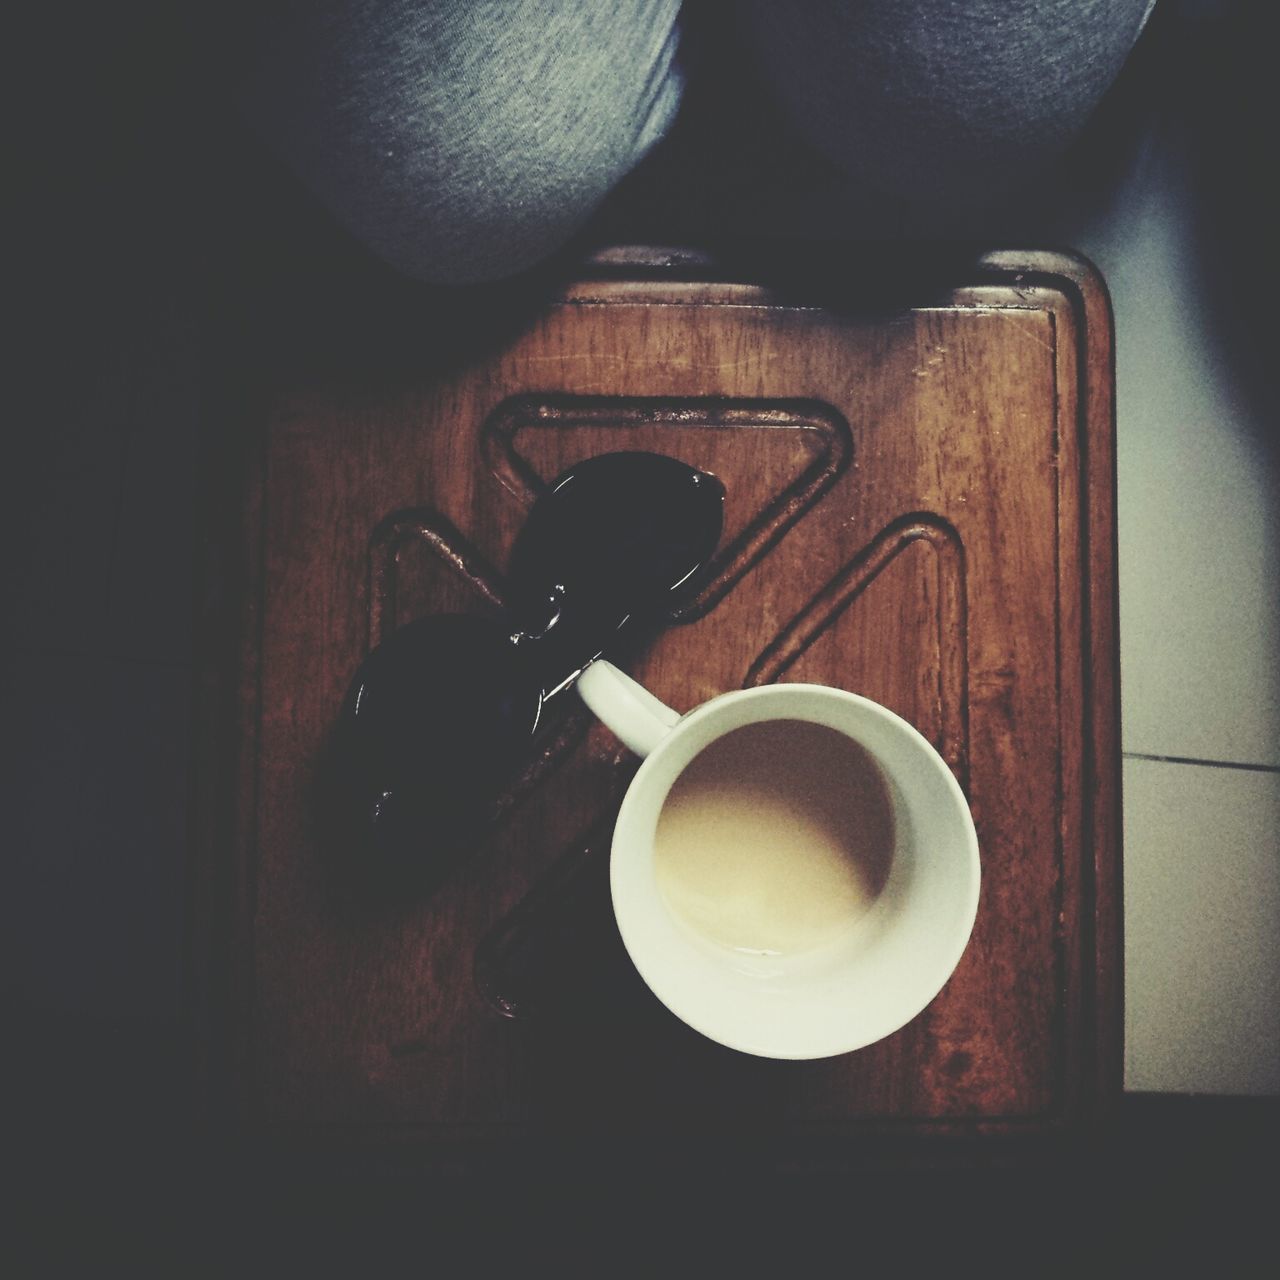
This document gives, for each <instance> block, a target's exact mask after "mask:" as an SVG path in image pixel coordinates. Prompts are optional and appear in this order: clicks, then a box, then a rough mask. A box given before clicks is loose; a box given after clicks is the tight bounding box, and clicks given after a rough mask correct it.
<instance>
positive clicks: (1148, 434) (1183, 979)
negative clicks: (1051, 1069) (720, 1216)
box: [3, 77, 1280, 1094]
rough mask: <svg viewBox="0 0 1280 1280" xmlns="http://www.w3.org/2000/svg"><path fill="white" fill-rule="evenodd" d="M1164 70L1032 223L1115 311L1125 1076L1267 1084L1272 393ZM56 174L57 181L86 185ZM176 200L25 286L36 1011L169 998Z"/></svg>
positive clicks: (22, 608) (96, 1008)
mask: <svg viewBox="0 0 1280 1280" xmlns="http://www.w3.org/2000/svg"><path fill="white" fill-rule="evenodd" d="M1178 92H1179V90H1178V88H1177V78H1176V77H1166V78H1165V79H1164V80H1162V81H1160V82H1159V83H1157V84H1154V85H1153V88H1152V93H1151V94H1150V95H1149V96H1148V97H1147V99H1146V106H1145V107H1144V109H1143V113H1142V118H1141V119H1140V120H1139V121H1138V122H1137V125H1136V136H1137V139H1138V141H1137V145H1136V146H1135V147H1134V149H1133V154H1132V155H1131V157H1130V158H1129V160H1128V161H1127V162H1126V164H1125V165H1124V167H1123V171H1122V172H1121V173H1120V175H1119V177H1118V180H1117V181H1116V183H1115V184H1114V185H1113V186H1112V187H1111V188H1110V189H1108V190H1107V191H1105V192H1103V193H1101V194H1100V195H1099V197H1098V199H1096V200H1094V201H1092V202H1091V203H1090V208H1089V210H1088V211H1087V212H1085V213H1080V212H1078V213H1075V214H1071V215H1070V216H1068V217H1066V218H1065V219H1063V220H1062V221H1060V222H1059V223H1058V224H1056V225H1046V226H1045V228H1044V231H1045V239H1046V240H1047V241H1049V242H1052V243H1067V244H1071V245H1074V246H1075V247H1077V248H1079V249H1080V250H1082V251H1083V252H1085V253H1086V254H1087V255H1088V256H1090V257H1091V258H1093V260H1094V261H1095V262H1096V263H1097V264H1098V265H1099V266H1100V267H1101V269H1102V271H1103V273H1104V274H1105V276H1106V278H1107V279H1108V281H1109V283H1110V287H1111V290H1112V294H1113V300H1114V305H1115V314H1116V326H1117V347H1118V368H1117V383H1118V387H1117V390H1118V432H1119V485H1120V490H1119V497H1120V571H1121V622H1122V631H1123V640H1122V644H1123V654H1122V658H1123V670H1122V678H1123V693H1122V698H1123V716H1124V721H1123V738H1124V749H1125V752H1126V757H1127V759H1126V766H1125V838H1126V888H1125V928H1126V969H1125V976H1126V1000H1127V1027H1126V1053H1125V1063H1126V1068H1125V1070H1126V1084H1127V1086H1128V1088H1130V1089H1131V1090H1138V1091H1152V1092H1197V1093H1212V1094H1258V1093H1263V1094H1280V1022H1278V1020H1277V1019H1276V1017H1275V1012H1276V1003H1275V991H1276V989H1277V979H1278V978H1280V929H1278V928H1277V923H1278V918H1280V838H1278V832H1280V593H1278V591H1277V582H1278V571H1280V564H1278V563H1277V559H1278V557H1280V536H1278V535H1280V472H1278V470H1277V465H1278V464H1277V457H1276V453H1275V451H1274V449H1273V448H1272V447H1271V446H1270V445H1269V442H1268V430H1267V428H1268V425H1269V419H1268V414H1273V413H1274V401H1272V402H1271V404H1270V405H1269V406H1268V405H1267V404H1265V403H1264V401H1263V398H1262V397H1261V395H1260V394H1259V393H1258V384H1257V381H1256V379H1255V378H1252V377H1251V376H1248V375H1247V371H1246V370H1245V369H1244V367H1243V365H1242V364H1241V363H1240V358H1239V357H1240V352H1239V351H1238V349H1237V348H1236V347H1235V346H1233V344H1232V341H1230V340H1229V337H1230V335H1231V333H1232V332H1233V330H1232V329H1231V326H1230V325H1229V324H1227V322H1226V319H1225V318H1224V312H1223V302H1222V298H1221V295H1220V294H1215V293H1214V291H1213V290H1212V289H1209V288H1207V287H1206V273H1210V272H1211V271H1212V264H1211V262H1210V261H1209V259H1208V257H1207V255H1206V248H1205V242H1204V239H1203V228H1202V226H1201V224H1200V222H1199V221H1198V217H1197V212H1196V210H1197V199H1198V194H1197V190H1196V185H1195V184H1196V181H1197V178H1196V174H1197V170H1196V166H1195V164H1194V163H1193V159H1194V156H1193V154H1192V147H1193V143H1194V141H1195V140H1194V138H1193V137H1192V136H1191V134H1189V133H1188V132H1187V130H1186V129H1185V128H1184V127H1183V123H1184V122H1183V117H1182V115H1181V114H1180V110H1179V107H1178V103H1177V101H1176V95H1177V93H1178ZM86 145H88V144H86ZM134 176H135V177H136V174H135V175H134ZM128 179H129V175H128V174H126V175H125V177H124V180H125V181H127V180H128ZM93 181H94V182H99V181H100V182H101V183H102V184H103V186H102V189H103V190H105V189H106V188H107V186H108V185H110V184H108V183H107V180H106V179H105V178H102V176H101V175H98V176H97V177H95V178H94V179H93ZM114 181H115V179H114V178H113V179H112V182H114ZM111 189H112V190H115V188H114V187H112V188H111ZM59 191H61V194H62V196H63V197H64V203H68V202H71V201H72V200H73V199H74V200H83V199H84V198H85V197H86V195H87V194H94V193H97V194H100V192H99V190H98V188H96V187H91V188H90V190H88V191H86V190H85V189H84V188H81V187H77V186H75V185H74V184H71V185H69V186H67V187H66V188H65V189H60V188H55V195H58V193H59ZM167 194H168V195H169V196H172V193H167ZM172 212H173V204H172V202H171V203H170V204H169V205H165V204H164V203H163V202H162V203H161V205H160V209H159V213H158V215H157V220H156V221H155V222H152V223H146V224H143V225H141V226H140V225H138V224H137V223H136V222H135V221H134V220H132V219H131V218H129V217H128V216H127V215H126V216H123V217H122V216H119V215H118V214H117V216H116V217H114V218H112V217H111V216H107V217H106V218H105V220H102V219H100V222H99V226H98V230H97V231H96V232H95V233H94V235H92V236H90V237H89V238H88V239H87V240H86V239H85V237H84V236H83V235H82V234H81V232H82V230H83V227H82V226H81V225H80V224H78V223H77V222H76V219H75V216H74V212H73V211H71V210H70V209H67V208H64V209H63V212H62V215H61V216H62V217H63V218H64V219H65V220H66V223H67V225H68V227H73V228H75V229H76V234H77V240H76V242H75V243H76V244H77V246H78V248H77V249H76V250H75V251H73V252H72V254H71V256H70V261H69V263H68V262H67V261H63V262H62V264H61V275H59V276H57V277H56V278H55V279H54V282H53V285H54V286H56V289H57V291H58V298H57V304H56V305H53V304H48V305H46V308H45V309H44V310H43V311H42V312H40V313H39V316H38V319H39V322H40V323H43V324H46V325H47V326H48V327H49V333H48V334H47V335H46V336H47V337H48V338H49V342H48V344H47V350H46V351H45V354H44V358H43V360H41V361H39V362H37V365H36V366H35V370H34V371H35V372H36V373H37V375H38V377H39V379H40V380H41V384H40V394H39V395H37V396H34V397H32V403H39V404H40V405H41V406H42V410H41V415H40V416H39V417H38V418H37V419H35V420H33V421H32V422H31V423H29V424H27V430H28V431H29V432H30V434H31V436H32V439H33V445H32V451H31V459H30V461H29V462H28V463H26V464H25V469H24V471H23V475H22V480H23V487H24V489H25V495H24V501H23V502H22V503H20V504H19V505H18V510H19V512H20V513H21V516H22V519H23V520H24V521H25V530H24V535H23V536H22V537H21V538H20V539H19V540H17V542H16V543H15V544H14V545H15V546H19V547H21V548H22V554H21V555H20V556H18V557H16V563H15V566H14V567H15V570H16V572H15V575H14V586H13V588H12V591H11V599H13V600H15V601H16V602H17V604H18V606H19V607H18V608H17V610H16V612H15V615H14V620H13V622H12V624H11V625H10V627H9V628H8V630H7V634H6V638H5V641H4V644H5V650H6V656H7V659H8V660H7V662H6V677H5V690H6V691H5V697H6V706H7V708H8V718H9V721H10V724H11V726H12V727H13V729H15V730H16V739H15V740H16V741H17V742H19V743H20V744H21V747H22V749H21V751H20V753H19V759H18V765H17V768H16V769H14V770H10V771H9V776H8V778H7V783H8V786H9V788H10V789H11V796H10V798H9V800H8V813H9V818H8V826H9V830H10V832H11V833H14V835H16V837H17V839H16V844H15V846H14V851H13V853H12V854H11V858H10V862H11V865H12V866H13V867H15V868H16V870H17V872H18V876H17V879H16V882H15V885H14V886H13V887H11V889H10V891H9V892H7V893H6V894H5V895H3V900H4V904H5V916H6V924H7V931H6V932H7V938H8V940H9V941H10V945H11V947H12V948H13V950H14V954H15V964H14V967H13V969H12V970H11V973H14V974H16V975H17V976H16V986H17V994H18V997H19V999H20V1000H21V1001H22V1002H23V1003H24V1004H26V1005H27V1006H28V1007H29V1008H34V1009H35V1010H37V1011H38V1012H39V1013H40V1016H41V1018H42V1019H43V1020H44V1021H48V1020H49V1019H53V1020H54V1021H57V1020H58V1019H63V1018H64V1019H66V1020H68V1021H71V1020H74V1019H75V1018H77V1017H79V1018H83V1017H85V1016H92V1017H93V1018H96V1019H98V1020H100V1021H102V1022H104V1023H110V1022H111V1021H112V1020H113V1019H115V1020H120V1019H143V1020H150V1021H151V1022H152V1023H155V1024H157V1025H161V1026H165V1025H169V1024H170V1023H171V1022H172V1021H173V1020H175V1019H176V1018H177V1017H178V1013H179V1009H178V1006H179V1002H180V999H181V995H180V988H179V985H178V981H177V977H176V975H177V972H178V966H179V962H180V947H181V938H180V932H179V922H180V920H181V914H182V909H183V901H182V883H183V881H182V858H183V839H184V837H183V826H184V821H185V796H186V784H187V776H186V775H187V768H188V762H189V759H190V745H191V744H190V728H189V725H190V722H189V715H188V700H189V694H188V689H189V677H190V664H191V652H190V642H191V627H190V611H191V590H190V579H189V566H190V563H191V561H190V557H189V552H190V529H191V525H190V517H191V502H192V498H191V495H192V494H193V492H194V471H195V467H196V459H197V456H198V455H197V450H196V428H197V422H198V419H199V415H200V396H201V391H202V386H203V385H205V380H206V373H207V371H205V370H202V369H201V368H200V365H199V360H200V355H199V353H200V351H201V339H200V323H201V317H200V316H199V314H197V312H196V311H195V310H193V302H192V298H193V293H192V289H191V287H190V280H189V279H188V278H186V277H184V275H183V273H182V271H181V270H180V269H178V268H176V267H174V266H173V264H174V263H180V262H181V261H182V258H183V254H184V253H189V254H193V255H196V256H198V255H200V254H201V253H202V252H203V251H204V247H203V246H202V245H200V244H198V243H195V244H184V243H183V241H182V237H181V234H180V233H176V232H175V231H174V229H173V227H168V228H167V229H166V227H165V225H164V224H163V219H164V218H165V217H166V216H169V215H170V214H172ZM117 233H119V235H117ZM157 254H159V255H160V257H161V258H162V259H163V262H164V266H163V269H153V270H151V271H150V272H149V273H148V274H147V278H148V282H149V283H148V288H149V290H150V292H149V293H148V294H147V295H146V296H145V297H142V298H137V297H132V298H131V297H130V289H131V285H132V281H133V278H134V276H135V275H136V274H137V271H136V267H137V264H138V262H140V261H151V262H152V266H153V268H154V266H155V255H157ZM147 255H150V257H148V256H147ZM90 264H92V266H91V269H90ZM81 267H84V268H86V269H85V270H84V271H82V270H81ZM51 287H52V286H51ZM194 296H196V297H198V296H199V295H198V293H197V294H195V295H194ZM67 326H70V329H69V330H68V328H67ZM69 334H70V336H69ZM77 334H78V335H79V336H78V338H77V337H76V336H75V335H77ZM1224 335H1227V337H1224ZM49 351H56V352H57V353H58V354H57V356H56V358H55V357H51V356H50V355H49ZM1228 766H1229V767H1228Z"/></svg>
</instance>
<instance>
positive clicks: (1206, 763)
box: [1120, 751, 1280, 773]
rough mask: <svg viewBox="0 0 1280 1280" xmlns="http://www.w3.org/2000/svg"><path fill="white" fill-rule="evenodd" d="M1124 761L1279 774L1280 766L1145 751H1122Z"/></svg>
mask: <svg viewBox="0 0 1280 1280" xmlns="http://www.w3.org/2000/svg"><path fill="white" fill-rule="evenodd" d="M1120 754H1121V755H1122V756H1123V757H1124V759H1126V760H1153V761H1155V762H1156V763H1157V764H1196V765H1200V766H1202V767H1203V768H1206V769H1244V770H1246V771H1248V772H1250V773H1280V764H1245V763H1243V762H1242V761H1239V760H1201V759H1198V758H1197V757H1195V756H1158V755H1152V754H1150V753H1149V752H1146V751H1122V752H1121V753H1120Z"/></svg>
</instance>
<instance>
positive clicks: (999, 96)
mask: <svg viewBox="0 0 1280 1280" xmlns="http://www.w3.org/2000/svg"><path fill="white" fill-rule="evenodd" d="M1151 7H1152V0H847V2H846V3H838V2H836V0H749V2H748V3H746V4H744V5H743V7H742V14H743V19H744V21H745V23H746V27H747V32H748V43H749V45H751V46H752V47H753V49H754V52H755V53H756V55H757V59H758V63H759V67H760V70H761V72H762V74H763V75H764V76H765V77H766V78H767V80H768V81H769V84H770V89H771V91H772V93H773V95H774V96H775V98H776V99H777V100H778V101H779V103H780V104H781V105H782V107H783V109H784V110H785V112H786V113H787V115H788V117H789V118H790V121H791V124H792V125H793V127H794V128H795V129H796V130H797V132H799V133H800V134H801V135H802V136H803V137H804V138H805V140H806V141H807V142H809V143H810V144H811V145H812V146H813V147H815V149H817V150H818V151H820V152H822V153H823V154H824V155H826V156H827V157H828V158H829V159H830V160H832V161H834V162H835V163H836V164H837V165H838V166H839V167H840V168H841V169H843V170H844V171H845V172H846V173H847V174H848V175H849V176H850V177H851V178H853V179H854V181H855V182H857V183H860V184H862V185H864V186H866V187H867V188H869V189H870V190H872V191H876V192H882V193H884V194H885V195H888V196H892V197H897V198H899V199H902V200H905V201H906V202H908V203H910V204H913V205H920V204H924V203H933V204H935V205H937V206H939V211H940V212H941V213H943V214H944V215H945V214H946V213H947V212H951V213H958V212H961V211H962V210H965V209H969V208H980V207H982V206H983V205H989V204H992V203H995V202H996V201H998V200H999V199H1001V198H1002V197H1003V196H1005V195H1007V194H1008V193H1010V192H1012V191H1014V190H1016V189H1017V188H1018V187H1019V186H1021V185H1022V184H1023V183H1025V182H1027V181H1034V179H1035V176H1036V174H1037V172H1038V171H1039V170H1041V169H1043V167H1044V166H1045V165H1046V164H1047V163H1048V162H1049V161H1051V160H1052V159H1053V158H1054V157H1055V156H1057V155H1058V154H1059V153H1060V152H1061V151H1062V150H1063V149H1064V148H1065V147H1066V145H1067V144H1068V143H1069V142H1071V140H1072V139H1073V138H1074V137H1075V136H1076V135H1077V134H1078V133H1079V131H1080V128H1081V127H1082V126H1083V124H1084V123H1085V121H1086V120H1087V118H1088V116H1089V115H1090V114H1091V112H1092V111H1093V110H1094V108H1095V107H1096V106H1097V105H1098V102H1099V100H1100V99H1101V97H1102V95H1103V94H1104V93H1105V92H1106V90H1107V88H1108V87H1109V86H1110V85H1111V83H1112V81H1113V80H1114V79H1115V77H1116V75H1117V74H1118V73H1119V71H1120V68H1121V66H1122V65H1123V63H1124V61H1125V59H1126V58H1127V57H1128V55H1129V51H1130V49H1131V48H1132V47H1133V44H1134V41H1135V40H1136V39H1137V38H1138V34H1139V32H1140V31H1141V30H1142V26H1143V24H1144V23H1145V21H1146V19H1147V15H1148V13H1149V12H1150V9H1151Z"/></svg>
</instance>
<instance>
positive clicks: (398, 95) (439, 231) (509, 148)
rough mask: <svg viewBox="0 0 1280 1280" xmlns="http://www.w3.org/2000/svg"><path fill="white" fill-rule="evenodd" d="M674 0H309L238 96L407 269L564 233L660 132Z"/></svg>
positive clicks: (476, 272)
mask: <svg viewBox="0 0 1280 1280" xmlns="http://www.w3.org/2000/svg"><path fill="white" fill-rule="evenodd" d="M679 10H680V0H599V2H597V3H591V2H590V0H416V2H415V0H313V2H309V3H299V4H293V5H289V6H287V7H286V8H284V9H283V10H282V11H280V12H277V13H276V14H275V15H274V20H273V21H272V22H271V23H270V34H269V36H268V37H266V38H265V47H263V48H262V49H261V50H259V51H256V52H255V54H254V56H253V59H252V65H251V69H250V71H249V73H248V74H247V75H246V77H245V80H244V83H243V84H242V85H241V86H239V91H238V95H237V96H238V98H239V101H240V103H241V106H242V109H243V110H244V111H245V113H246V114H247V115H248V117H249V118H250V120H251V121H252V122H253V123H254V125H255V126H256V127H257V128H258V129H259V130H260V131H261V132H262V133H263V134H264V135H265V136H266V137H267V139H268V140H269V141H270V142H271V143H273V144H274V145H275V147H276V148H277V149H278V150H279V151H280V152H281V153H282V154H283V155H284V157H285V159H286V160H287V161H288V162H289V164H290V165H291V166H292V167H293V168H294V169H295V171H296V172H297V173H298V174H299V176H300V177H301V178H302V179H303V181H304V182H306V184H307V185H308V186H309V187H311V189H312V190H313V191H314V192H315V193H316V194H317V195H318V196H319V197H320V199H321V200H322V201H323V202H324V203H325V204H326V205H327V206H328V207H329V209H330V211H331V212H332V213H333V214H334V216H335V217H336V218H337V219H338V220H339V221H340V222H341V223H343V224H344V225H345V226H346V227H347V228H348V229H349V230H350V231H352V232H353V233H354V234H355V235H356V236H357V237H359V238H360V239H362V240H363V241H364V242H365V243H366V244H367V245H368V246H369V247H370V248H371V249H372V250H373V251H374V252H375V253H377V254H378V255H379V256H380V257H382V258H384V259H385V260H386V261H388V262H390V263H391V264H392V265H393V266H395V267H397V268H399V269H400V270H401V271H403V272H405V273H406V274H408V275H411V276H417V277H420V278H423V279H428V280H434V281H438V282H445V283H452V282H462V281H480V280H489V279H496V278H499V277H502V276H505V275H509V274H511V273H513V272H515V271H518V270H519V269H521V268H522V267H525V266H527V265H529V264H531V263H534V262H537V261H538V260H539V259H541V258H543V257H545V256H546V255H547V254H549V253H551V252H552V251H554V250H555V249H556V248H558V247H559V246H560V245H561V244H563V243H564V242H565V241H566V240H568V239H569V237H570V236H571V235H572V234H573V233H574V232H575V231H576V230H577V229H578V228H579V227H580V226H581V225H582V223H583V222H585V221H586V220H587V218H588V217H590V215H591V213H592V212H593V211H594V210H595V208H596V207H597V206H598V205H599V203H600V202H601V200H603V199H604V197H605V196H606V195H607V194H608V192H609V190H610V188H612V187H613V186H614V184H615V183H616V182H617V181H618V179H619V178H621V177H622V176H623V175H625V174H626V173H627V172H629V171H630V170H631V169H632V168H633V167H634V166H635V165H636V164H637V163H639V161H640V160H641V159H642V158H643V157H644V155H645V153H646V152H647V151H648V150H649V149H650V147H652V146H653V144H654V143H655V142H657V141H658V139H659V138H661V137H662V135H663V134H664V133H665V132H666V130H667V128H668V126H669V125H670V123H671V121H672V119H673V117H674V116H675V113H676V108H677V106H678V104H679V100H680V91H681V76H680V71H679V68H678V66H677V65H676V61H675V56H676V49H677V44H678V39H677V29H676V20H677V18H678V16H679Z"/></svg>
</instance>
